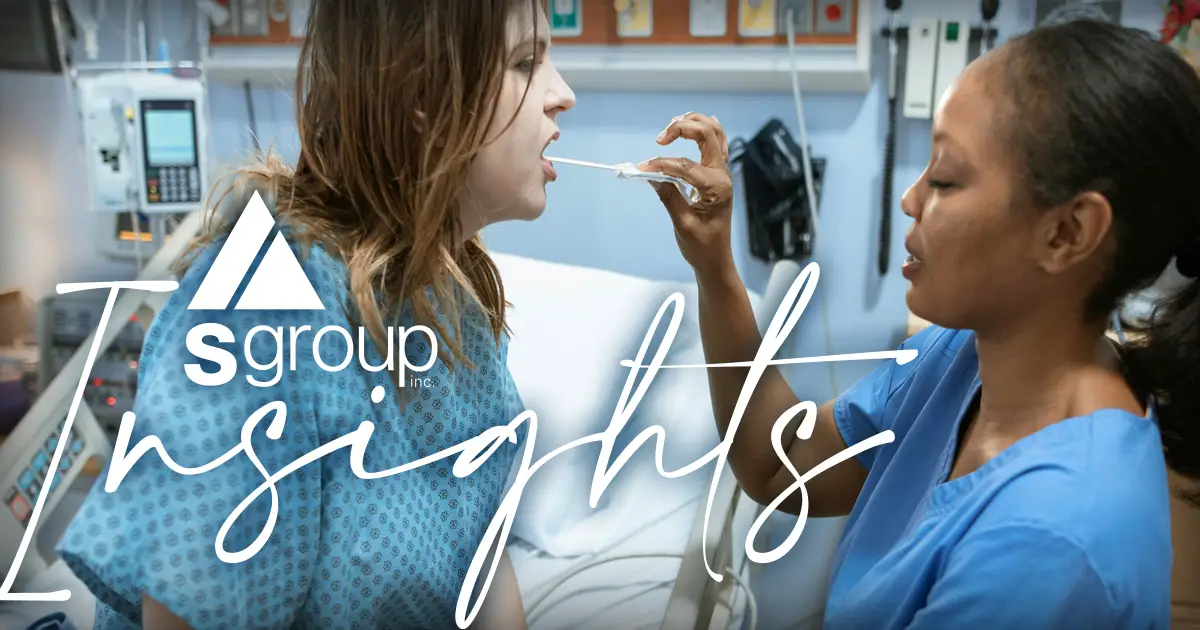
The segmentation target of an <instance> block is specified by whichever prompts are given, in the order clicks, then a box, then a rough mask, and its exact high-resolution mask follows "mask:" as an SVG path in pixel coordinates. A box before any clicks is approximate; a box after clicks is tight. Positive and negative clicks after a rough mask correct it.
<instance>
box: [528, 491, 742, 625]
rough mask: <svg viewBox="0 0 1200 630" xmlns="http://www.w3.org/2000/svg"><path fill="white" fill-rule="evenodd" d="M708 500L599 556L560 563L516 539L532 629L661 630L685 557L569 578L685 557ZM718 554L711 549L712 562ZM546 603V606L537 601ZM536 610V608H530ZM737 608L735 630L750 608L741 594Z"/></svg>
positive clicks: (701, 498)
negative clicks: (579, 569)
mask: <svg viewBox="0 0 1200 630" xmlns="http://www.w3.org/2000/svg"><path fill="white" fill-rule="evenodd" d="M707 499H708V495H707V493H705V494H704V495H702V496H699V497H696V498H694V499H693V500H692V501H690V502H688V503H687V504H685V505H683V506H681V507H679V508H677V509H676V510H674V511H673V512H671V513H669V514H668V515H667V516H665V517H663V518H661V519H659V520H657V521H654V522H651V523H647V524H646V525H645V526H643V527H642V528H641V529H640V530H639V531H638V532H637V533H636V534H634V535H633V536H631V537H629V538H627V539H625V540H623V541H621V542H620V543H618V544H617V545H615V546H614V547H613V548H611V549H608V550H606V551H604V552H602V553H600V554H599V555H597V556H594V557H593V556H585V557H581V558H557V557H553V556H549V555H547V554H544V553H541V552H540V551H538V550H537V549H536V548H534V547H533V546H532V545H529V544H527V543H525V542H524V541H522V540H520V539H514V540H513V541H511V542H510V544H509V555H510V556H511V557H512V561H513V567H514V568H515V570H516V573H517V582H518V583H519V584H520V588H521V597H522V599H523V600H524V603H525V607H526V610H527V612H528V613H529V615H530V616H529V621H528V623H529V629H530V630H566V629H568V628H570V629H580V630H585V629H593V628H594V629H597V630H598V629H601V628H603V629H605V630H608V629H611V628H628V629H630V630H634V629H638V628H659V627H661V625H662V623H663V619H664V617H665V616H666V612H667V605H668V603H669V601H670V598H671V591H672V589H673V588H674V586H675V578H676V576H677V575H678V574H679V568H680V564H681V562H682V560H681V559H678V558H632V559H622V560H616V561H613V562H608V563H605V564H601V565H598V566H592V567H589V568H587V569H585V570H584V571H582V572H580V573H576V574H575V575H572V576H570V577H566V576H567V574H569V573H570V572H571V571H572V569H574V568H576V567H579V566H581V565H583V564H586V563H588V562H592V561H595V560H597V559H600V558H609V557H615V556H620V555H625V554H642V553H645V554H664V555H675V556H682V554H683V553H684V551H685V549H686V547H687V543H688V538H689V536H690V534H691V530H692V525H693V523H694V522H695V518H696V513H697V511H698V510H703V509H704V503H705V501H707ZM714 526H715V525H714ZM713 551H714V550H711V549H710V550H709V555H710V557H711V556H712V555H713ZM744 577H745V576H743V578H744ZM564 578H566V579H565V580H564ZM555 584H557V585H558V587H557V588H554V589H553V590H552V591H550V593H549V595H548V596H545V597H544V598H543V595H545V594H546V593H547V588H548V587H550V586H553V585H555ZM538 599H540V600H541V602H540V603H537V602H536V601H535V600H538ZM535 605H536V609H534V610H530V607H532V606H535ZM735 607H736V609H735V611H734V613H735V614H734V616H733V619H732V623H731V625H730V627H731V628H741V627H742V619H743V614H744V612H745V610H746V597H745V595H743V594H739V595H738V598H737V601H736V602H735Z"/></svg>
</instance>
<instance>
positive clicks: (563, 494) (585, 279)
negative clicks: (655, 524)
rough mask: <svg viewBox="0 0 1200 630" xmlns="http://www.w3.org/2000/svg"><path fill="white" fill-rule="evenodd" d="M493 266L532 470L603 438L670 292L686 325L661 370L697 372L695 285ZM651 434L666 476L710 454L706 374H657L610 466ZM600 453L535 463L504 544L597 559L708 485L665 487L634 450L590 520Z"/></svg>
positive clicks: (541, 266)
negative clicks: (528, 416)
mask: <svg viewBox="0 0 1200 630" xmlns="http://www.w3.org/2000/svg"><path fill="white" fill-rule="evenodd" d="M492 257H493V259H494V260H495V261H496V264H497V266H498V268H499V270H500V276H501V278H502V280H503V282H504V288H505V297H506V298H507V299H508V300H509V301H510V302H511V303H512V305H513V306H512V308H511V309H509V312H508V323H509V327H510V328H511V329H512V340H511V342H510V345H509V350H508V367H509V370H510V371H511V372H512V375H513V380H514V381H515V382H516V385H517V388H518V389H519V390H520V392H521V397H522V400H523V402H524V403H525V408H526V409H531V410H533V411H534V412H536V413H537V416H538V426H537V435H536V438H535V444H534V445H533V448H534V452H533V457H532V461H533V462H537V461H538V460H539V459H541V458H542V457H544V456H545V455H546V454H548V453H550V452H551V451H553V450H555V449H557V448H559V447H561V446H563V445H565V444H567V443H569V442H572V441H574V440H577V439H579V438H583V437H585V436H589V435H593V434H597V433H600V432H602V431H604V430H605V429H606V428H607V427H608V425H609V424H610V422H611V420H612V415H613V412H614V411H615V409H616V406H617V403H618V401H619V399H620V395H621V390H622V388H623V387H624V384H625V381H626V379H627V378H628V375H629V372H630V370H629V369H628V368H625V367H622V366H621V365H620V362H621V361H622V360H632V359H634V358H635V357H636V356H637V350H638V347H639V346H640V345H641V343H642V339H643V338H644V337H645V335H646V333H647V331H648V330H649V328H650V324H651V323H652V322H653V320H654V316H655V314H656V313H657V312H658V309H659V308H660V307H661V306H662V304H663V303H664V302H665V301H666V299H667V298H668V297H669V296H670V295H671V293H673V292H677V291H678V292H681V293H683V294H684V314H683V318H682V321H681V323H680V328H679V331H678V332H677V334H676V336H675V340H674V342H673V343H672V347H671V352H670V353H669V354H668V355H667V358H666V359H665V360H664V364H667V365H671V364H682V363H688V364H700V363H704V355H703V349H702V347H701V345H700V334H699V326H698V318H697V316H696V309H697V302H696V295H697V292H696V287H695V285H694V284H693V285H688V284H681V283H673V282H661V281H653V280H648V279H645V278H638V277H634V276H629V275H625V274H619V273H614V272H609V271H603V270H598V269H590V268H585V267H578V266H574V265H566V264H561V263H551V262H546V261H538V260H533V259H529V258H524V257H519V256H512V255H506V254H493V255H492ZM751 302H752V304H753V305H754V306H755V307H756V308H757V307H758V304H759V303H760V302H761V299H759V298H758V296H756V295H753V294H751ZM666 319H667V321H669V317H668V318H666ZM666 325H667V324H666V322H664V323H663V324H662V325H660V330H662V329H665V328H666ZM660 337H661V333H658V334H656V335H655V338H656V339H658V338H660ZM656 347H657V343H655V344H654V345H652V346H651V348H650V349H649V351H648V352H647V357H646V358H645V362H649V361H650V359H651V358H652V357H653V354H654V351H655V349H656ZM643 372H644V370H643ZM640 378H642V376H639V380H640ZM634 388H635V389H636V384H635V386H634ZM650 425H660V426H662V427H663V428H664V429H665V433H666V436H667V438H666V441H665V444H664V446H665V449H664V450H665V456H664V466H665V468H666V469H667V470H668V471H670V470H675V469H678V468H681V467H682V466H684V465H686V464H688V463H690V462H692V461H694V460H696V459H698V458H699V457H700V456H702V455H703V454H704V453H706V452H708V451H709V450H711V449H712V448H713V447H715V446H716V445H717V444H718V442H719V439H718V436H717V431H716V426H715V423H714V421H713V413H712V407H711V403H710V399H709V390H708V376H707V374H706V372H705V370H703V369H663V370H660V371H659V372H658V374H657V375H656V376H655V378H654V382H653V383H652V384H651V386H650V388H649V390H648V391H647V393H646V395H645V397H644V398H643V399H642V401H641V403H639V404H638V407H637V410H636V412H635V413H634V415H633V417H632V418H631V420H630V422H629V423H628V424H627V425H626V426H625V428H624V429H623V430H622V432H621V434H620V437H619V438H618V440H617V443H616V446H615V448H614V450H613V459H615V456H616V455H617V454H619V453H620V452H621V451H622V450H624V447H625V446H626V445H627V444H628V443H629V441H630V440H632V439H633V438H634V437H635V436H636V435H637V434H638V433H640V432H641V431H642V430H643V429H644V428H645V427H648V426H650ZM599 453H600V445H599V444H598V443H592V444H587V445H583V446H578V447H575V448H573V449H571V450H568V451H566V452H563V453H561V454H559V455H557V456H556V457H555V458H554V459H552V460H550V461H548V462H547V463H545V464H544V465H543V466H542V467H541V468H540V469H539V470H538V471H537V472H536V473H535V474H534V476H533V477H532V478H531V479H530V481H529V482H528V484H527V485H526V487H525V489H524V492H523V494H522V498H521V504H520V508H519V509H518V512H517V518H516V520H515V522H514V525H513V535H514V536H516V537H519V538H521V539H523V540H525V541H527V542H529V543H531V544H533V545H535V546H536V547H538V548H539V549H540V550H542V551H543V552H545V553H548V554H552V555H556V556H573V555H581V554H593V553H598V552H599V551H601V550H603V549H606V548H608V547H610V546H611V545H612V544H614V543H616V542H618V541H620V540H622V539H624V538H627V537H628V536H629V535H631V534H632V533H633V532H634V531H636V530H637V529H639V528H640V527H643V526H645V525H647V524H648V523H650V522H652V521H654V520H657V519H658V518H660V517H661V516H663V515H665V514H667V513H669V512H670V511H672V510H674V509H675V508H677V507H679V506H680V505H682V504H683V503H686V502H688V501H690V500H692V499H693V498H695V497H696V496H697V495H698V494H699V493H701V492H704V491H705V490H706V489H707V487H708V483H709V482H710V481H711V477H712V466H711V465H709V466H705V467H704V468H702V469H700V470H699V471H697V472H695V473H692V474H691V475H689V476H687V477H686V478H682V479H674V480H668V479H664V478H662V477H660V476H659V475H658V473H657V471H656V470H655V468H654V447H653V445H652V444H650V443H648V444H644V445H642V446H641V447H640V448H639V449H638V452H637V455H636V456H635V457H634V458H633V459H632V460H631V461H630V462H629V463H627V464H626V465H625V466H623V467H622V469H621V471H620V472H619V473H618V474H617V475H616V476H615V477H614V478H613V480H612V481H611V483H610V484H609V486H608V489H607V490H606V491H605V493H604V494H603V495H602V497H601V499H600V501H599V502H598V504H597V506H596V509H595V510H593V509H591V507H589V505H588V497H589V495H590V491H591V485H592V477H593V474H594V472H595V469H596V462H597V459H598V458H599Z"/></svg>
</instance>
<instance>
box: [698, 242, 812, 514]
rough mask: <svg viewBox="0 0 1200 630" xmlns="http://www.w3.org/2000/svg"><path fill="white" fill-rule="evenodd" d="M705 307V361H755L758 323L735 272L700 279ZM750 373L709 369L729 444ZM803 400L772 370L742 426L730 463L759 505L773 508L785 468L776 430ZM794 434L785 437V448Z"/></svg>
mask: <svg viewBox="0 0 1200 630" xmlns="http://www.w3.org/2000/svg"><path fill="white" fill-rule="evenodd" d="M697 281H698V285H699V295H700V305H699V317H700V336H701V339H702V340H703V343H704V357H705V362H706V363H709V364H713V363H735V362H742V361H750V360H752V359H753V358H754V355H755V354H757V353H758V347H759V344H761V343H762V337H761V335H759V332H758V324H757V323H756V322H755V320H754V311H753V309H752V308H751V306H750V298H749V296H748V295H747V294H746V287H745V285H744V284H742V280H741V278H739V277H738V276H737V272H736V270H735V269H733V268H732V266H731V267H729V269H728V271H726V272H724V273H721V274H715V273H714V274H710V275H707V276H706V275H702V274H698V275H697ZM749 373H750V368H748V367H710V368H708V381H709V389H710V390H711V396H712V405H713V412H714V413H715V415H716V419H717V429H718V431H719V432H720V434H721V437H722V439H724V437H725V435H726V432H727V431H728V430H729V426H730V422H731V419H732V418H733V411H734V407H735V406H736V405H737V400H738V397H739V396H740V395H741V393H742V386H743V385H744V384H745V382H746V377H747V376H748V375H749ZM799 402H800V400H799V398H797V397H796V394H795V393H794V392H793V391H792V388H791V386H790V385H788V383H787V381H786V380H784V378H783V374H782V373H781V372H780V371H779V369H778V368H776V367H775V366H773V365H772V366H768V367H767V369H766V372H764V373H763V375H762V378H761V379H759V382H758V385H757V386H756V387H755V388H754V392H753V394H752V395H751V397H750V399H749V402H748V404H747V406H746V410H745V412H744V413H743V414H742V421H741V424H740V426H739V427H738V429H737V435H736V436H735V437H734V440H733V444H732V445H731V446H730V449H729V463H730V466H731V467H732V468H733V472H734V475H735V476H736V477H737V479H738V483H739V484H740V485H741V486H742V489H743V490H745V492H746V494H748V495H750V497H751V498H753V499H754V500H755V501H758V502H760V503H769V502H770V500H771V499H772V498H773V497H768V496H766V495H767V486H768V483H769V482H770V480H771V479H772V478H773V477H774V476H775V475H776V474H777V473H778V471H779V470H780V469H781V468H782V463H781V462H780V461H779V458H778V457H777V456H776V455H775V453H774V450H773V449H772V448H771V427H772V426H773V425H774V424H775V421H776V420H777V419H778V418H779V417H780V416H781V415H783V413H784V412H785V411H787V410H788V409H789V408H791V407H792V406H794V405H796V404H797V403H799ZM789 435H790V436H793V437H794V436H795V431H794V430H793V431H788V432H785V433H784V447H785V449H786V448H787V447H788V446H789V445H790V442H791V440H792V438H789V437H788V436H789Z"/></svg>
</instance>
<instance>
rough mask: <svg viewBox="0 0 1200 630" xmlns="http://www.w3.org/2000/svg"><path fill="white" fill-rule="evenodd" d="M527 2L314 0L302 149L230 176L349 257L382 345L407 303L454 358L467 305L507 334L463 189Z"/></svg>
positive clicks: (359, 310) (213, 227)
mask: <svg viewBox="0 0 1200 630" xmlns="http://www.w3.org/2000/svg"><path fill="white" fill-rule="evenodd" d="M524 3H527V4H528V5H529V6H528V8H529V9H530V10H532V11H534V12H535V13H534V14H535V15H536V10H537V7H538V4H539V0H469V1H465V0H416V1H413V0H406V1H404V2H400V1H397V0H314V1H313V3H312V7H311V9H310V13H309V19H308V23H307V27H306V35H305V40H304V44H303V47H302V50H301V52H300V63H299V68H298V76H297V81H296V103H297V126H298V130H299V135H300V155H299V159H298V160H297V163H296V165H295V167H294V168H292V167H287V166H285V165H284V164H283V163H282V162H281V161H280V159H279V158H278V156H277V155H275V154H274V153H271V152H268V153H267V154H266V155H265V156H262V158H261V159H260V160H258V161H257V162H256V163H253V164H251V165H249V166H246V167H244V168H242V169H240V170H238V171H236V172H235V173H233V175H235V176H236V179H235V181H236V182H237V185H239V186H241V187H242V189H243V191H244V190H245V187H246V186H247V185H248V186H251V187H254V188H257V189H259V190H263V191H264V193H265V194H266V195H268V196H270V197H272V198H274V199H275V205H276V216H277V217H278V218H279V220H280V221H281V223H286V224H288V225H290V226H291V227H293V229H294V231H295V233H296V235H297V237H298V238H300V239H302V241H303V242H305V243H309V244H311V242H313V241H317V242H320V243H321V244H322V245H323V246H325V247H326V248H327V249H328V250H329V251H330V252H331V253H333V254H335V255H339V256H340V257H341V258H342V259H343V260H344V261H345V263H346V266H347V269H348V271H349V285H350V291H351V294H352V299H353V302H354V303H353V304H352V305H348V306H349V307H350V308H349V309H348V310H349V312H350V314H351V315H352V316H353V317H354V318H355V319H356V320H357V321H358V322H359V323H360V325H362V326H364V327H365V328H366V329H367V331H368V332H369V333H370V335H371V337H372V339H373V340H374V341H375V343H376V345H377V346H378V347H379V348H380V350H381V351H383V350H384V348H385V346H384V344H385V343H386V338H385V334H384V325H385V324H384V321H385V320H386V319H389V318H396V317H398V316H399V311H400V307H401V305H402V304H404V303H405V302H406V301H408V302H410V303H411V305H412V308H413V312H414V315H415V317H416V319H417V320H418V321H417V322H416V323H421V324H425V325H427V326H430V327H431V328H433V329H434V330H435V331H436V332H437V333H438V335H439V337H440V341H441V343H439V348H440V349H441V350H442V357H441V358H442V360H444V361H446V362H447V363H448V364H449V365H450V366H451V367H453V364H454V362H455V361H458V362H463V363H465V362H466V359H465V357H464V356H463V353H462V347H461V344H460V340H461V339H462V334H461V328H460V323H461V321H462V315H463V313H462V312H461V308H460V307H461V306H462V305H463V304H467V303H470V302H473V303H475V304H478V305H479V306H481V307H482V310H483V313H484V315H485V316H486V319H487V321H488V323H489V325H490V329H491V332H492V334H493V335H494V337H495V338H496V340H497V341H498V340H499V339H500V336H501V335H502V334H503V333H504V331H505V317H504V309H505V299H504V288H503V285H502V284H501V282H500V277H499V273H498V272H497V269H496V266H495V264H494V262H493V261H492V260H491V258H490V257H489V256H488V254H487V253H486V252H485V251H484V248H483V246H482V243H481V242H480V239H479V237H478V235H476V236H474V237H472V238H470V239H467V240H465V241H463V239H462V238H461V233H460V226H459V210H458V204H457V199H458V195H459V192H460V190H462V189H463V188H464V187H465V185H466V182H467V177H468V174H469V171H470V167H471V164H472V161H473V159H474V158H475V156H476V155H477V154H478V153H479V151H480V150H481V149H482V148H483V147H484V146H485V144H486V142H487V141H488V140H489V138H488V137H487V134H488V131H489V128H490V127H491V123H492V119H493V117H494V115H495V114H494V112H495V110H496V103H497V101H498V99H499V96H500V92H501V88H502V83H503V79H504V71H505V67H506V65H507V64H508V61H509V59H508V56H509V48H508V44H509V41H508V33H509V28H508V24H509V16H510V14H511V13H512V11H513V10H514V9H520V8H522V4H524ZM535 24H536V22H535ZM535 28H536V26H535ZM522 99H524V97H522ZM518 109H519V108H518ZM511 122H512V121H511V120H510V121H505V127H507V125H508V124H511ZM493 137H494V135H493ZM232 192H233V191H232V190H227V191H226V193H225V194H230V193H232ZM235 196H236V197H240V198H245V197H244V195H241V194H236V193H235ZM219 204H220V201H217V202H216V203H212V204H210V209H211V210H212V211H213V213H212V214H210V215H209V219H210V220H209V221H207V222H206V229H205V233H204V234H203V235H202V236H201V237H200V238H199V239H198V240H197V242H196V244H195V247H194V248H193V251H194V250H195V249H196V247H198V246H202V245H205V244H207V243H210V242H212V240H213V239H215V238H216V237H217V236H218V235H220V234H222V233H224V231H225V230H226V229H227V225H226V224H221V225H218V224H217V223H218V222H215V221H213V220H211V219H212V217H214V216H215V215H216V213H215V209H216V208H217V206H218V205H219ZM186 264H187V263H184V262H181V264H180V266H179V267H178V270H179V271H181V272H182V271H183V270H185V269H186ZM430 288H432V293H433V296H434V299H433V300H432V301H431V300H430V299H429V296H428V295H427V293H426V291H427V290H428V289H430ZM381 306H382V308H381ZM439 311H440V312H441V314H442V315H443V316H444V317H443V318H439V317H438V316H437V315H438V312H439ZM445 324H449V326H450V327H452V328H453V331H452V332H453V334H452V335H448V334H447V333H448V332H451V331H448V330H447V329H446V326H445ZM446 350H448V351H449V353H450V355H452V357H453V358H451V356H447V354H446V352H445V351H446Z"/></svg>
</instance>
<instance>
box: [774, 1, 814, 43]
mask: <svg viewBox="0 0 1200 630" xmlns="http://www.w3.org/2000/svg"><path fill="white" fill-rule="evenodd" d="M813 2H815V0H779V19H778V20H777V22H778V23H779V34H780V35H787V19H788V11H791V12H792V22H793V28H794V29H795V30H794V31H793V32H795V33H796V34H797V35H810V34H812V31H813Z"/></svg>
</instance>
